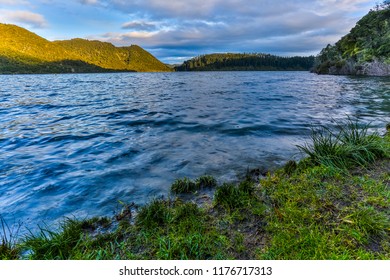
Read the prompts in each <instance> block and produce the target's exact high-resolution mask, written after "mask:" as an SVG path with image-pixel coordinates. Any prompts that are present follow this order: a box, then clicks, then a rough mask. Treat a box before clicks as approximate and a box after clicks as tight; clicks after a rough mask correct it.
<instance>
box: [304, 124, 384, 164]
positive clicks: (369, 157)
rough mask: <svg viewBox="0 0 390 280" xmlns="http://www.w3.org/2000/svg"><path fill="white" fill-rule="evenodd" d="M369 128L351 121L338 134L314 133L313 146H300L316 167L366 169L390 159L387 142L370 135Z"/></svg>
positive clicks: (314, 131) (317, 131)
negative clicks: (386, 158)
mask: <svg viewBox="0 0 390 280" xmlns="http://www.w3.org/2000/svg"><path fill="white" fill-rule="evenodd" d="M368 129H369V125H361V124H359V123H358V121H357V120H352V119H351V118H348V120H347V121H346V122H342V123H338V125H337V127H336V130H331V129H329V128H327V127H323V126H321V127H319V128H318V129H314V128H313V129H312V135H311V143H310V144H308V143H306V144H304V145H300V146H298V149H299V150H300V151H302V152H303V153H304V154H306V155H307V156H308V157H309V159H310V160H311V161H312V162H313V163H314V164H316V165H326V166H329V167H332V168H338V169H348V168H353V167H356V166H362V167H364V166H367V165H369V164H371V163H373V162H374V161H375V160H377V159H381V158H385V157H386V156H388V155H389V147H388V144H386V141H385V140H384V139H383V138H382V137H380V136H379V134H378V133H373V134H369V133H368Z"/></svg>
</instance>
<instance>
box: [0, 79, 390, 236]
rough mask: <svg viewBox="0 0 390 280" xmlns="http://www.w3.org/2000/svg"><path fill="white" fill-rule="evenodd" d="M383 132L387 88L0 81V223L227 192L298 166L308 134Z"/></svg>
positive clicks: (389, 113) (370, 82)
mask: <svg viewBox="0 0 390 280" xmlns="http://www.w3.org/2000/svg"><path fill="white" fill-rule="evenodd" d="M347 116H352V117H358V118H359V119H361V120H362V121H363V122H366V123H367V122H371V126H372V128H373V129H378V131H379V132H380V133H383V132H384V127H385V124H386V123H389V122H390V79H389V78H356V77H341V76H318V75H315V74H311V73H306V72H191V73H185V72H180V73H114V74H68V75H9V76H8V75H5V76H4V75H3V76H0V214H1V215H2V216H3V217H4V218H5V220H6V221H7V222H8V223H10V224H13V223H15V222H16V223H17V222H22V223H23V225H25V226H27V227H28V228H31V227H34V226H35V225H37V224H39V223H43V222H46V223H52V222H54V221H58V220H59V219H62V218H63V217H64V216H67V217H78V218H86V217H91V216H94V215H112V214H113V212H114V211H116V210H118V207H119V205H120V202H119V201H122V202H135V203H137V204H143V203H145V202H147V201H149V200H150V199H152V198H153V197H159V196H162V195H163V196H165V197H167V196H168V195H169V187H170V185H171V183H172V182H173V181H174V180H175V179H176V178H182V177H185V176H186V177H190V178H196V177H198V176H200V175H203V174H210V175H213V176H215V177H216V178H217V179H218V181H219V182H222V181H231V180H236V179H237V176H239V175H240V174H243V173H245V171H246V170H247V169H252V168H261V169H264V170H272V169H274V168H277V167H280V166H282V165H283V164H284V163H285V162H286V161H288V160H290V159H299V158H300V157H301V155H300V154H299V153H298V150H297V148H296V145H297V144H302V143H304V142H305V141H307V140H308V138H309V136H310V127H311V126H318V125H326V126H332V125H334V121H340V120H345V119H346V118H347Z"/></svg>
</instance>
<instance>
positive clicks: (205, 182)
mask: <svg viewBox="0 0 390 280" xmlns="http://www.w3.org/2000/svg"><path fill="white" fill-rule="evenodd" d="M216 186H217V180H216V179H215V178H214V177H213V176H210V175H203V176H201V177H199V178H198V179H196V180H195V182H194V181H192V180H191V179H189V178H187V177H184V178H182V179H176V180H175V182H173V184H172V186H171V192H172V193H175V194H182V193H194V192H196V191H198V190H200V189H203V188H214V187H216Z"/></svg>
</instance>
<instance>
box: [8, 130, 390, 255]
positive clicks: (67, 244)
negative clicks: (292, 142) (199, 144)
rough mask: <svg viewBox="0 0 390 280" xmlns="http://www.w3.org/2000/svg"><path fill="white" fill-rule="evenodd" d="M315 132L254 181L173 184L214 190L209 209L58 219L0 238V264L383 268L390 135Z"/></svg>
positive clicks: (177, 202)
mask: <svg viewBox="0 0 390 280" xmlns="http://www.w3.org/2000/svg"><path fill="white" fill-rule="evenodd" d="M323 132H324V133H325V132H326V133H327V134H326V135H322V134H320V136H318V135H317V136H315V137H318V138H314V140H315V141H317V142H316V143H314V144H312V145H310V148H308V149H309V150H310V152H312V155H311V156H309V158H306V159H303V160H301V161H300V162H299V163H295V162H292V161H291V162H289V163H287V164H286V165H285V167H284V168H282V169H280V170H277V171H276V172H274V173H272V174H271V173H268V175H267V176H266V177H265V178H262V179H261V180H260V181H259V182H253V181H251V179H250V178H249V177H247V178H246V179H244V180H243V181H241V182H239V183H237V184H232V183H224V184H222V185H220V186H218V187H216V186H217V183H216V181H215V179H214V178H212V177H209V176H202V177H200V178H198V179H197V180H195V181H191V180H190V179H187V178H185V179H181V180H177V181H176V182H175V183H176V184H177V185H180V186H181V187H182V186H184V187H183V188H181V189H180V192H183V190H185V191H184V192H192V193H194V192H196V191H197V190H199V189H201V188H207V187H216V189H215V193H214V198H213V201H212V202H213V203H208V204H204V205H203V206H199V205H197V204H195V203H193V202H191V201H185V200H184V201H183V200H182V199H183V198H182V199H180V198H175V199H170V200H162V199H154V200H151V201H150V202H149V203H147V204H146V205H144V206H142V207H140V208H138V210H137V212H136V213H135V214H134V215H123V217H122V218H121V219H120V220H118V219H117V221H115V219H114V218H113V219H108V218H93V219H89V220H76V219H66V220H64V221H63V223H61V224H60V226H59V228H57V229H53V228H51V227H48V226H46V227H41V230H40V231H39V232H37V233H34V234H30V235H28V236H26V237H25V238H23V239H22V240H19V241H18V242H17V241H16V239H15V238H14V239H12V240H10V239H6V238H4V237H3V238H2V243H1V246H0V254H1V255H0V256H1V258H2V259H23V258H27V259H141V260H142V259H145V260H150V259H164V260H165V259H168V260H169V259H303V260H306V259H320V260H321V259H352V260H358V259H384V260H388V259H390V222H389V217H390V171H389V170H390V158H389V152H388V151H389V149H390V135H387V136H385V137H383V138H379V136H378V135H371V134H369V133H368V132H367V129H366V127H361V126H355V124H352V123H350V126H345V127H342V128H339V130H338V132H333V131H330V130H325V131H323ZM329 137H331V138H329ZM329 139H330V140H329ZM334 141H335V143H334ZM367 143H369V144H367ZM344 145H346V146H348V147H356V148H357V150H356V151H354V152H349V153H341V154H337V157H340V156H341V155H342V156H345V157H346V158H340V159H342V160H343V163H342V164H340V163H338V162H337V157H331V156H330V154H331V153H333V152H334V151H338V150H339V149H345V147H343V146H344ZM362 146H364V147H367V146H369V147H375V148H374V149H372V148H369V150H370V153H373V154H375V157H374V158H371V157H368V159H367V158H365V159H364V161H359V160H357V159H356V157H355V154H359V155H363V156H364V157H366V156H367V154H366V152H361V147H362ZM377 147H380V149H379V150H377V149H376V148H377ZM367 149H368V148H367ZM346 150H348V149H346ZM375 151H377V152H375ZM324 158H328V159H329V158H331V159H332V160H331V161H328V160H325V161H323V160H322V159H324ZM363 163H364V164H363ZM346 166H349V168H346ZM189 182H190V183H189ZM175 183H174V184H173V185H175ZM179 183H180V184H179ZM188 185H191V188H188ZM193 185H194V186H195V187H194V188H192V187H193ZM180 192H179V193H180ZM195 195H196V194H195ZM186 197H187V196H186ZM187 199H189V200H190V199H191V197H190V198H187ZM124 207H128V206H126V204H124ZM126 209H127V208H126ZM2 229H3V234H2V235H3V236H10V235H9V234H5V233H7V231H12V230H11V229H9V228H8V226H6V225H5V224H4V223H3V224H2ZM13 236H15V235H13Z"/></svg>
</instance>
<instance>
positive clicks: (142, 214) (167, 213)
mask: <svg viewBox="0 0 390 280" xmlns="http://www.w3.org/2000/svg"><path fill="white" fill-rule="evenodd" d="M169 204H170V202H169V201H165V200H161V199H155V200H152V201H151V202H150V203H148V204H146V205H145V206H143V207H141V209H140V211H139V213H138V215H137V216H136V219H135V224H136V225H137V226H139V227H142V228H144V229H147V230H152V229H155V228H157V227H159V226H164V225H165V224H167V223H168V222H169V221H170V219H171V216H172V211H171V209H170V205H169Z"/></svg>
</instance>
